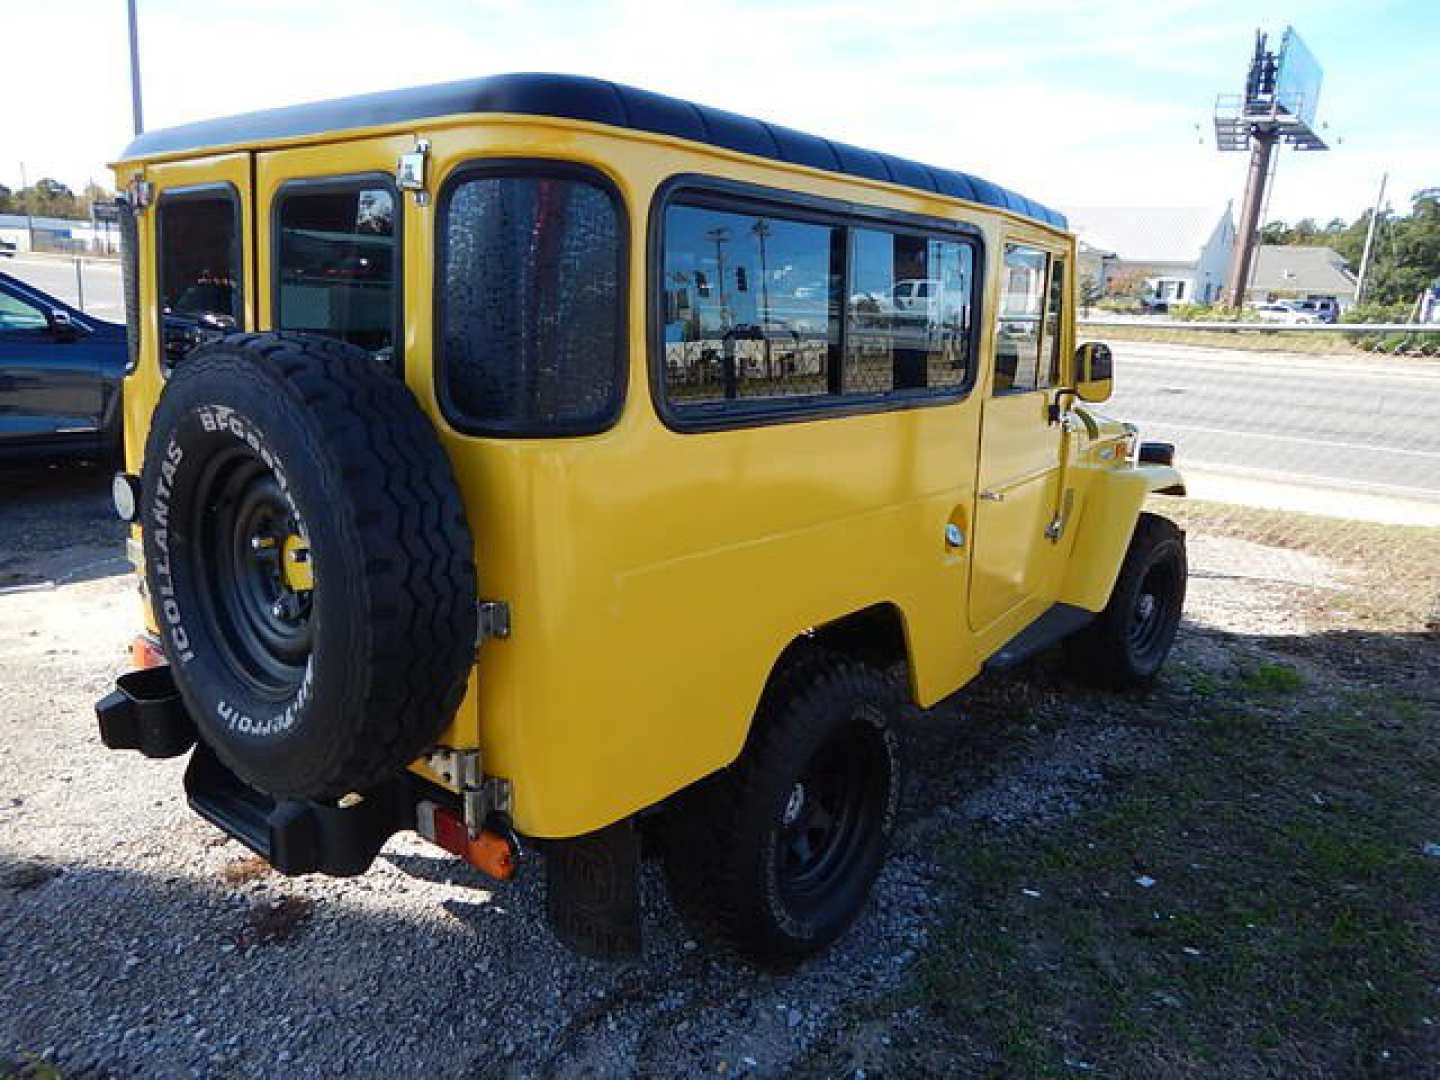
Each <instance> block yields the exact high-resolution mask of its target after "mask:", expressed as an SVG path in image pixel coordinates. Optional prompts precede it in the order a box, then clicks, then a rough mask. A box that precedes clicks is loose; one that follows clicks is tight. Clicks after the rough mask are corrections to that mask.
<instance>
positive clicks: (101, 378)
mask: <svg viewBox="0 0 1440 1080" xmlns="http://www.w3.org/2000/svg"><path fill="white" fill-rule="evenodd" d="M127 354H128V350H127V348H126V344H125V327H124V326H123V325H121V324H120V323H113V322H106V321H105V320H103V319H97V318H95V317H94V316H92V315H86V314H85V313H84V312H82V311H79V310H77V309H75V308H73V307H71V306H70V305H69V304H66V303H65V302H64V301H61V300H57V299H56V298H55V297H53V296H50V295H48V294H47V293H43V292H41V291H40V290H39V289H36V288H34V287H33V286H31V285H27V284H25V283H24V282H23V281H20V280H18V279H16V278H14V277H11V276H10V275H9V274H3V273H0V460H9V459H13V458H17V457H24V456H47V457H50V456H55V457H61V456H63V457H69V456H83V457H94V456H118V454H119V451H120V446H121V432H122V422H123V421H122V413H121V409H120V385H121V380H123V379H124V377H125V363H126V358H127Z"/></svg>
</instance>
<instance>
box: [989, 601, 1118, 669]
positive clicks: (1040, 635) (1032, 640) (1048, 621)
mask: <svg viewBox="0 0 1440 1080" xmlns="http://www.w3.org/2000/svg"><path fill="white" fill-rule="evenodd" d="M1094 618H1095V612H1093V611H1086V610H1085V609H1084V608H1078V607H1075V606H1074V605H1073V604H1051V605H1050V607H1049V608H1048V609H1047V610H1046V611H1045V613H1044V614H1043V615H1041V616H1040V617H1039V618H1038V619H1036V620H1035V621H1034V622H1032V623H1031V624H1030V625H1029V626H1027V627H1025V629H1024V630H1021V631H1020V633H1018V634H1016V635H1015V636H1014V637H1013V638H1011V639H1010V640H1009V641H1007V642H1006V643H1005V644H1004V645H1003V646H1001V647H1000V649H999V651H997V652H996V653H995V654H994V655H992V656H991V657H990V659H989V660H986V661H985V670H986V671H1006V670H1008V669H1010V668H1013V667H1014V666H1015V665H1017V664H1020V663H1023V662H1024V661H1026V660H1029V659H1030V658H1031V657H1032V656H1034V655H1036V654H1037V653H1042V652H1044V651H1045V650H1046V649H1048V648H1050V647H1051V646H1052V645H1058V644H1060V642H1062V641H1063V640H1065V639H1066V638H1067V637H1069V636H1070V635H1071V634H1073V633H1075V631H1076V630H1079V629H1081V628H1082V627H1084V626H1087V625H1088V624H1089V623H1090V622H1091V621H1092V620H1094Z"/></svg>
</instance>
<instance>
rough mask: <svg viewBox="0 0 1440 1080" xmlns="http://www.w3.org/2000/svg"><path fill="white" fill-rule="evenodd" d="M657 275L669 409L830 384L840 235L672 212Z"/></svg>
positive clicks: (822, 390) (821, 390) (692, 209)
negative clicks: (659, 278)
mask: <svg viewBox="0 0 1440 1080" xmlns="http://www.w3.org/2000/svg"><path fill="white" fill-rule="evenodd" d="M662 272H663V275H664V281H663V285H664V290H665V291H664V306H665V311H664V328H663V337H664V348H665V355H664V365H665V369H664V370H665V397H666V400H667V401H668V402H669V403H671V404H672V405H676V406H679V407H682V408H683V407H685V406H694V405H700V404H706V403H714V402H724V401H735V400H740V399H745V400H762V401H763V400H766V399H772V400H773V399H785V398H803V397H819V396H821V395H824V394H827V393H830V392H831V391H832V389H834V388H835V386H834V380H835V379H836V377H837V375H838V372H837V371H836V363H835V362H836V358H837V357H838V354H839V348H840V282H841V280H843V276H844V232H843V230H841V229H839V228H835V227H833V226H830V225H818V224H814V223H811V222H803V221H791V220H787V219H785V218H779V217H775V216H773V215H771V214H767V213H732V212H729V211H724V210H712V209H707V208H702V207H698V206H684V205H677V206H671V207H669V208H668V209H667V210H666V211H665V252H664V265H663V270H662Z"/></svg>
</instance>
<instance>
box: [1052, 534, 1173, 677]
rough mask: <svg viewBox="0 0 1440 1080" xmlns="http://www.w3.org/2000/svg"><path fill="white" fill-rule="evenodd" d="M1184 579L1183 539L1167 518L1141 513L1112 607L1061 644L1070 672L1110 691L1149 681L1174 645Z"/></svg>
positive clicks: (1112, 592) (1112, 593)
mask: <svg viewBox="0 0 1440 1080" xmlns="http://www.w3.org/2000/svg"><path fill="white" fill-rule="evenodd" d="M1188 575H1189V568H1188V565H1187V561H1186V558H1185V534H1184V533H1183V532H1181V531H1180V529H1179V528H1178V527H1177V526H1176V525H1175V523H1174V522H1172V521H1170V520H1169V519H1168V518H1163V517H1160V516H1158V515H1156V514H1141V515H1140V519H1139V520H1138V521H1137V522H1136V524H1135V534H1134V536H1132V537H1131V540H1130V548H1129V550H1128V551H1127V552H1126V554H1125V561H1124V562H1123V563H1122V564H1121V567H1120V573H1119V575H1118V576H1117V578H1116V580H1115V587H1114V589H1113V590H1112V591H1111V593H1110V602H1109V603H1108V604H1107V605H1106V606H1105V610H1104V611H1102V612H1100V614H1099V615H1097V616H1096V617H1095V619H1094V621H1093V622H1091V623H1090V624H1089V625H1088V626H1086V627H1085V628H1084V629H1082V630H1080V631H1079V632H1078V633H1076V634H1074V635H1072V636H1071V637H1070V638H1069V639H1067V640H1066V642H1065V651H1066V656H1067V658H1068V660H1069V662H1070V668H1071V670H1072V672H1073V673H1074V674H1075V675H1076V676H1077V677H1078V678H1080V679H1083V680H1084V681H1086V682H1089V683H1092V684H1095V685H1097V686H1105V687H1110V688H1113V689H1124V688H1126V687H1134V686H1143V685H1145V684H1146V683H1149V682H1150V681H1152V680H1153V679H1154V678H1155V676H1156V675H1157V674H1159V672H1160V669H1161V667H1163V666H1164V664H1165V660H1166V659H1167V658H1168V657H1169V655H1170V650H1171V648H1172V647H1173V646H1174V644H1175V635H1176V633H1177V631H1178V630H1179V627H1180V616H1181V614H1182V612H1183V610H1184V607H1185V586H1186V582H1187V579H1188Z"/></svg>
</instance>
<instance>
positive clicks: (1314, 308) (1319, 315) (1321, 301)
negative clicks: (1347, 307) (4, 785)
mask: <svg viewBox="0 0 1440 1080" xmlns="http://www.w3.org/2000/svg"><path fill="white" fill-rule="evenodd" d="M1294 307H1295V310H1296V311H1303V312H1304V313H1305V314H1307V315H1314V316H1315V319H1316V321H1318V322H1323V323H1333V322H1335V321H1336V320H1337V319H1339V318H1340V303H1339V301H1337V300H1336V299H1335V298H1334V297H1333V296H1322V297H1312V298H1311V299H1309V300H1297V301H1296V302H1295V304H1294Z"/></svg>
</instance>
